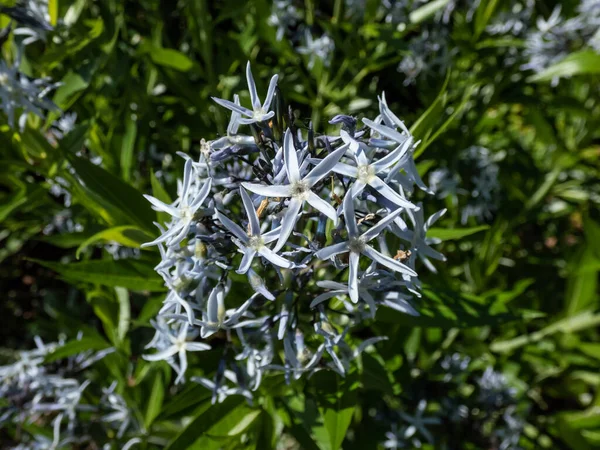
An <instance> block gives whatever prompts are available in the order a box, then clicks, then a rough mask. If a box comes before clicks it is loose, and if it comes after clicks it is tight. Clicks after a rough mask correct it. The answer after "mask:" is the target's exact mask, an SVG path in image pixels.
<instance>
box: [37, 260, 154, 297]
mask: <svg viewBox="0 0 600 450" xmlns="http://www.w3.org/2000/svg"><path fill="white" fill-rule="evenodd" d="M32 261H35V262H37V263H39V264H41V265H43V266H44V267H47V268H49V269H52V270H54V271H56V272H58V273H59V274H61V275H63V276H64V277H65V278H68V279H70V280H73V281H80V282H84V283H92V284H99V285H104V286H112V287H117V286H121V287H124V288H127V289H131V290H133V291H162V290H164V281H163V279H162V278H161V277H160V276H159V275H158V274H157V273H156V272H155V271H154V269H153V266H152V264H149V263H147V262H144V261H131V260H118V261H112V260H111V261H87V262H82V263H74V264H59V263H55V262H52V261H40V260H37V259H32Z"/></svg>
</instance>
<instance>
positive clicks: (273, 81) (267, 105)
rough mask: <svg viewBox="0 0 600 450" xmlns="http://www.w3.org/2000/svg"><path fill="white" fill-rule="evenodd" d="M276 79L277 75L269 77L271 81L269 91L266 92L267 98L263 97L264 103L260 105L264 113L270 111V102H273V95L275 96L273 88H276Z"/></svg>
mask: <svg viewBox="0 0 600 450" xmlns="http://www.w3.org/2000/svg"><path fill="white" fill-rule="evenodd" d="M278 79H279V75H273V76H272V77H271V81H269V89H268V90H267V96H266V97H265V102H264V103H263V105H262V107H263V109H264V110H265V111H267V110H269V109H271V102H272V101H273V95H275V88H276V87H277V80H278Z"/></svg>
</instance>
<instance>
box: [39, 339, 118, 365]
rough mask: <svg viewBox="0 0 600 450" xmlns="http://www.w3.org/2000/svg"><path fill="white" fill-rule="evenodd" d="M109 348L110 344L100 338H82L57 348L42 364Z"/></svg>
mask: <svg viewBox="0 0 600 450" xmlns="http://www.w3.org/2000/svg"><path fill="white" fill-rule="evenodd" d="M108 347H110V344H109V343H108V342H106V341H105V340H104V339H102V338H101V337H100V336H84V337H82V338H81V339H73V340H72V341H69V342H67V343H65V345H63V346H61V347H59V348H57V349H56V350H54V351H53V352H51V353H49V354H48V355H47V356H46V357H45V358H44V362H46V363H50V362H53V361H58V360H59V359H64V358H68V357H69V356H73V355H77V354H79V353H82V352H85V351H86V350H103V349H105V348H108Z"/></svg>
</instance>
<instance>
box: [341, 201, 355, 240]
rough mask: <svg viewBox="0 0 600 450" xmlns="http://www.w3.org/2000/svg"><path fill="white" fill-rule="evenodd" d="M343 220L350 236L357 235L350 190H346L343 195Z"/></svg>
mask: <svg viewBox="0 0 600 450" xmlns="http://www.w3.org/2000/svg"><path fill="white" fill-rule="evenodd" d="M343 208H344V220H345V221H346V229H347V230H348V235H349V236H350V237H358V226H357V225H356V217H355V213H354V197H353V196H352V192H348V193H347V194H346V196H345V197H344V203H343Z"/></svg>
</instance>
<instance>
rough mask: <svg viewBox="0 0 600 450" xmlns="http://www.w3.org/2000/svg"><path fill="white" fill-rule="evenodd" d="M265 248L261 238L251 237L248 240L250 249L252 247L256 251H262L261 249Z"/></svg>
mask: <svg viewBox="0 0 600 450" xmlns="http://www.w3.org/2000/svg"><path fill="white" fill-rule="evenodd" d="M264 246H265V241H263V238H262V237H261V236H250V239H249V240H248V247H250V248H251V249H252V250H254V251H257V252H258V251H260V249H261V248H263V247H264Z"/></svg>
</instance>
